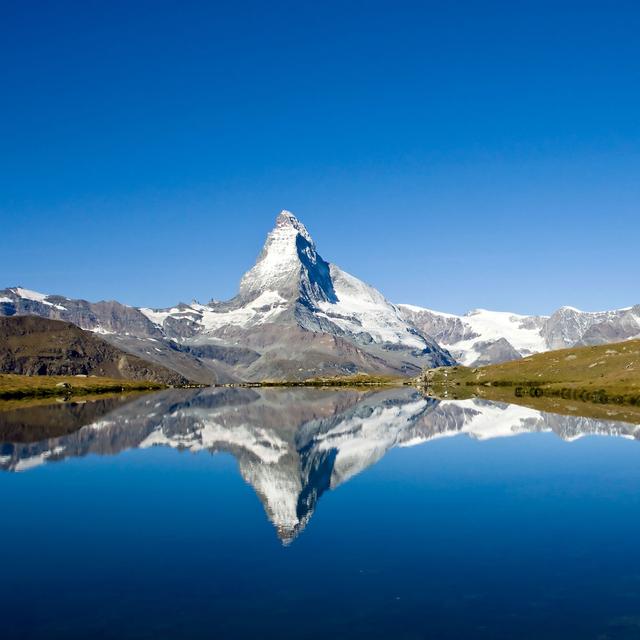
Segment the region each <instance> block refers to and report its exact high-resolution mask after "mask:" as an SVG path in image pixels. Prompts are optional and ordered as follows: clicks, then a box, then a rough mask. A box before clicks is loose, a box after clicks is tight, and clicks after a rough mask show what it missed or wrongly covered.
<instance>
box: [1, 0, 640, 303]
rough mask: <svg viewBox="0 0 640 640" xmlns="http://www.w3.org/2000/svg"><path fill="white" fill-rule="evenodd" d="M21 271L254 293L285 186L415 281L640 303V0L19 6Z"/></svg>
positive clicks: (399, 275)
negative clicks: (258, 261)
mask: <svg viewBox="0 0 640 640" xmlns="http://www.w3.org/2000/svg"><path fill="white" fill-rule="evenodd" d="M2 14H3V15H2V18H1V19H0V70H1V73H2V76H1V77H2V99H1V100H0V220H1V229H0V253H1V255H2V263H1V264H2V268H1V271H0V275H1V278H0V280H1V282H0V288H1V287H3V286H13V285H16V284H21V285H23V286H25V287H29V288H32V289H37V290H41V291H44V292H49V293H54V292H55V293H62V294H64V295H68V296H73V297H75V296H79V297H84V298H88V299H91V300H97V299H105V298H106V299H118V300H121V301H123V302H126V303H129V304H135V305H149V306H167V305H171V304H173V303H175V302H177V301H180V300H183V301H189V300H191V299H192V298H197V299H199V300H201V301H206V300H208V299H210V298H212V297H214V298H219V299H223V298H227V297H231V296H232V295H234V294H235V292H236V290H237V285H238V281H239V278H240V276H241V275H242V273H243V272H244V271H245V270H246V269H248V268H249V267H250V266H251V265H252V264H253V262H254V259H255V257H256V255H257V253H258V251H259V250H260V247H261V245H262V242H263V239H264V236H265V234H266V233H267V231H268V230H269V229H270V228H271V226H272V225H273V221H274V218H275V216H276V215H277V213H278V211H279V210H280V209H282V208H286V209H290V210H292V211H294V212H295V213H296V214H297V215H298V216H299V217H300V218H301V219H302V220H303V221H304V223H305V224H306V225H307V227H308V228H309V230H310V231H311V233H312V235H313V236H314V238H315V239H316V243H317V245H318V249H319V251H320V253H321V254H322V255H323V257H325V259H327V260H330V261H332V262H335V263H337V264H339V265H340V266H341V267H343V268H344V269H346V270H347V271H350V272H351V273H353V274H354V275H356V276H358V277H360V278H362V279H364V280H366V281H367V282H369V283H371V284H373V285H375V286H376V287H378V288H379V289H380V290H381V291H382V292H383V293H384V294H385V295H386V296H387V297H388V298H389V299H391V300H393V301H395V302H411V303H414V304H421V305H425V306H429V307H432V308H436V309H442V310H448V311H452V312H462V311H465V310H467V309H469V308H474V307H486V308H496V309H509V310H513V311H519V312H523V313H536V312H539V313H546V312H549V311H552V310H553V309H554V308H556V307H558V306H560V305H562V304H570V305H574V306H577V307H581V308H584V309H600V308H612V307H619V306H627V305H630V304H633V303H638V302H640V291H639V288H638V274H639V257H640V36H639V34H640V4H639V3H638V2H633V1H632V2H624V1H620V2H610V1H609V2H605V1H602V2H595V3H594V2H588V1H580V2H575V3H574V2H571V3H569V2H558V1H556V2H542V1H540V0H537V1H535V2H517V1H516V2H507V1H505V2H498V3H494V2H488V1H483V2H480V1H478V2H455V3H454V2H437V3H436V2H433V3H430V2H415V3H411V2H398V1H394V2H385V3H380V2H355V1H354V2H332V1H328V2H299V1H298V2H287V3H282V2H255V3H252V2H242V1H237V0H236V1H234V2H228V3H227V2H199V3H194V2H141V1H136V2H122V3H120V2H115V1H112V2H87V1H83V2H77V3H68V2H56V3H53V2H43V3H37V2H29V3H27V2H19V1H15V2H4V3H3V11H2Z"/></svg>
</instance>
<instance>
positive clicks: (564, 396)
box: [417, 340, 640, 422]
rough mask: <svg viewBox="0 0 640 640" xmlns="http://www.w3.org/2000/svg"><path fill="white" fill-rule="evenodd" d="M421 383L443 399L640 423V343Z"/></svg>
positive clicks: (434, 373) (457, 370)
mask: <svg viewBox="0 0 640 640" xmlns="http://www.w3.org/2000/svg"><path fill="white" fill-rule="evenodd" d="M417 383H418V385H419V386H422V387H426V388H427V389H428V390H429V392H433V394H434V395H438V396H442V397H460V398H463V397H472V396H477V397H483V398H487V399H489V400H498V401H504V402H514V403H516V404H524V405H527V406H532V407H534V408H538V409H540V410H549V411H556V412H557V413H569V414H573V415H575V414H576V412H578V413H579V415H590V416H593V417H602V418H603V419H621V420H622V419H623V418H622V417H620V416H621V415H622V414H624V415H625V416H626V417H627V418H628V419H631V420H632V421H633V422H640V340H630V341H627V342H620V343H614V344H606V345H598V346H594V347H576V348H572V349H561V350H558V351H549V352H546V353H540V354H536V355H533V356H529V357H527V358H523V359H522V360H513V361H510V362H504V363H502V364H495V365H489V366H486V367H477V368H469V367H462V366H457V367H440V368H438V369H430V370H428V371H425V372H424V373H423V374H422V376H420V377H419V378H418V380H417ZM585 405H592V406H591V407H590V408H588V409H586V408H585ZM594 407H599V408H598V409H594ZM585 410H586V411H588V414H587V413H585ZM616 416H617V417H616Z"/></svg>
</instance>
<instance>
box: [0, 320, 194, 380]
mask: <svg viewBox="0 0 640 640" xmlns="http://www.w3.org/2000/svg"><path fill="white" fill-rule="evenodd" d="M0 372H3V373H18V374H28V375H47V376H50V375H57V376H69V375H79V374H80V375H96V376H104V377H108V378H118V379H119V378H124V379H129V380H149V381H152V382H160V383H163V384H175V385H180V384H186V383H187V382H189V381H188V380H187V379H186V378H184V377H183V376H180V375H179V374H177V373H176V372H175V371H171V370H170V369H166V368H164V367H160V366H157V365H154V364H152V363H150V362H146V361H145V360H142V359H141V358H138V357H137V356H134V355H131V354H129V353H125V352H123V351H121V350H119V349H117V348H115V347H114V346H112V345H111V344H109V343H108V342H105V341H104V340H102V339H101V338H99V337H98V336H95V335H93V334H91V333H89V332H87V331H83V330H82V329H80V328H78V327H77V326H75V325H73V324H71V323H68V322H62V321H59V320H49V319H46V318H39V317H36V316H14V317H10V318H0Z"/></svg>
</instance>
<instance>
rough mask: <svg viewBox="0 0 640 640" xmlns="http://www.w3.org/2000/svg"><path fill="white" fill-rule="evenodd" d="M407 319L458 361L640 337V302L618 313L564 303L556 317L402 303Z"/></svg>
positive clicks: (485, 361)
mask: <svg viewBox="0 0 640 640" xmlns="http://www.w3.org/2000/svg"><path fill="white" fill-rule="evenodd" d="M398 307H399V308H400V310H401V311H402V313H403V314H404V317H405V318H406V319H407V320H409V321H410V322H413V323H414V324H415V325H416V327H418V328H419V329H421V330H422V331H423V332H424V333H427V334H429V335H431V336H433V337H434V338H435V339H436V341H437V342H438V343H439V344H440V345H441V346H443V347H444V348H446V349H447V350H448V351H449V352H450V353H451V354H452V355H453V356H454V357H455V358H456V359H457V360H458V361H459V362H461V363H462V364H465V365H467V366H480V365H484V364H493V363H498V362H504V361H506V360H514V359H517V358H521V357H526V356H528V355H531V354H533V353H539V352H542V351H549V350H551V349H563V348H566V347H572V346H575V345H582V344H604V343H607V342H616V341H621V340H628V339H633V338H637V337H638V336H640V305H639V306H636V307H628V308H625V309H618V310H615V311H596V312H590V311H580V310H578V309H575V308H573V307H561V308H560V309H558V310H557V311H556V312H555V313H553V314H552V315H551V316H525V315H519V314H515V313H509V312H500V311H487V310H485V309H476V310H473V311H469V312H468V313H466V314H465V315H462V316H456V315H453V314H449V313H442V312H438V311H432V310H431V309H426V308H424V307H418V306H415V305H407V304H401V305H398Z"/></svg>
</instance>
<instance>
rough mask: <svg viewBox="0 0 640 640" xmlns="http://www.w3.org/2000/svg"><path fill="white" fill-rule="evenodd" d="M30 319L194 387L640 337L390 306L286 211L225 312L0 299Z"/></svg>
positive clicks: (397, 368)
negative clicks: (100, 342) (70, 327)
mask: <svg viewBox="0 0 640 640" xmlns="http://www.w3.org/2000/svg"><path fill="white" fill-rule="evenodd" d="M14 314H18V315H24V314H33V315H41V316H43V317H47V318H52V319H57V320H65V321H67V322H72V323H74V324H76V325H78V326H79V327H81V328H82V329H86V330H89V331H94V332H96V333H100V334H101V335H102V336H103V337H104V338H105V340H108V341H109V342H111V343H113V344H114V345H115V346H117V347H118V348H120V349H123V350H125V351H129V352H131V353H134V354H135V355H138V356H140V357H142V358H144V359H147V360H151V361H152V362H155V363H157V364H161V365H163V366H165V367H169V368H172V369H174V370H175V371H177V372H178V373H180V374H181V375H183V376H185V377H187V378H189V379H191V380H194V381H198V382H205V383H210V382H230V381H238V380H246V381H252V380H263V379H304V378H309V377H314V376H319V375H345V374H351V373H356V372H367V373H372V374H394V375H406V376H411V375H416V374H418V373H419V372H420V371H421V369H423V368H424V367H431V366H441V365H447V364H452V363H453V362H454V359H455V360H457V361H459V362H462V363H463V364H466V365H476V366H478V365H484V364H491V363H495V362H503V361H505V360H512V359H517V358H520V357H523V356H527V355H529V354H531V353H537V352H539V351H545V350H548V349H558V348H562V347H570V346H574V345H581V344H602V343H606V342H616V341H620V340H626V339H630V338H637V337H640V305H637V306H635V307H629V308H626V309H619V310H615V311H604V312H583V311H579V310H577V309H575V308H572V307H562V308H561V309H558V311H556V312H555V313H554V314H552V315H551V316H548V317H547V316H524V315H518V314H515V313H508V312H497V311H487V310H484V309H478V310H474V311H470V312H468V313H467V314H465V315H463V316H457V315H453V314H448V313H441V312H437V311H432V310H430V309H427V308H423V307H417V306H413V305H407V304H405V305H394V304H392V303H390V302H389V301H388V300H387V299H386V298H385V297H384V296H383V295H382V294H381V293H380V292H379V291H377V290H376V289H375V288H373V287H371V286H370V285H368V284H365V283H364V282H362V281H361V280H359V279H358V278H356V277H354V276H352V275H350V274H348V273H346V272H344V271H343V270H342V269H340V268H339V267H338V266H336V265H334V264H330V263H329V262H326V261H325V260H324V259H323V258H322V256H321V255H320V254H319V253H318V251H317V248H316V246H315V243H314V241H313V238H312V237H311V235H310V233H309V231H308V230H307V228H306V227H305V226H304V224H302V222H300V221H299V220H298V219H297V218H296V216H295V215H293V214H292V213H291V212H289V211H282V212H281V213H280V214H279V215H278V217H277V219H276V223H275V226H274V228H273V229H272V231H271V232H270V233H269V234H268V236H267V238H266V241H265V243H264V246H263V248H262V251H261V253H260V255H259V256H258V258H257V260H256V263H255V265H254V266H253V267H252V268H251V269H250V270H249V271H247V272H246V273H245V274H244V276H243V277H242V279H241V281H240V287H239V292H238V295H237V296H236V297H235V298H233V299H231V300H228V301H226V302H218V301H212V302H210V303H209V304H199V303H197V302H193V303H191V304H184V303H180V304H177V305H175V306H173V307H171V308H168V309H152V308H140V309H138V308H135V307H130V306H128V305H123V304H120V303H118V302H115V301H102V302H95V303H92V302H87V301H86V300H73V299H69V298H65V297H62V296H57V295H47V294H43V293H38V292H36V291H31V290H29V289H25V288H23V287H15V288H11V289H4V290H2V291H0V315H14Z"/></svg>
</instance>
